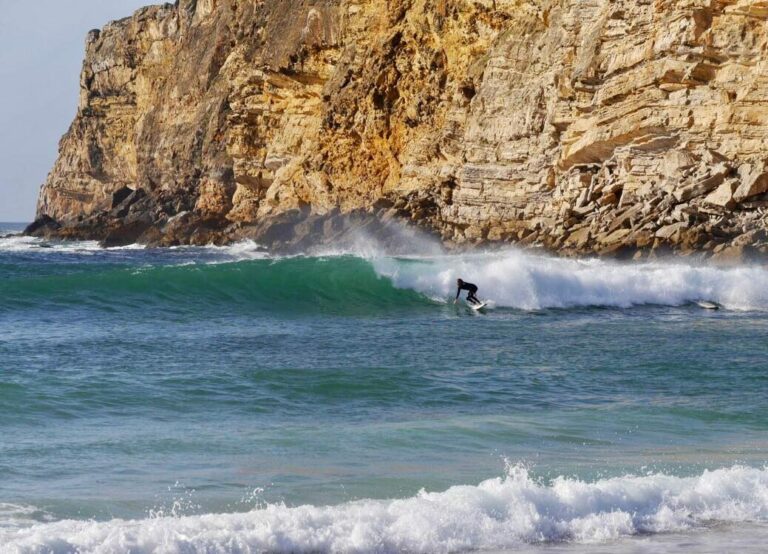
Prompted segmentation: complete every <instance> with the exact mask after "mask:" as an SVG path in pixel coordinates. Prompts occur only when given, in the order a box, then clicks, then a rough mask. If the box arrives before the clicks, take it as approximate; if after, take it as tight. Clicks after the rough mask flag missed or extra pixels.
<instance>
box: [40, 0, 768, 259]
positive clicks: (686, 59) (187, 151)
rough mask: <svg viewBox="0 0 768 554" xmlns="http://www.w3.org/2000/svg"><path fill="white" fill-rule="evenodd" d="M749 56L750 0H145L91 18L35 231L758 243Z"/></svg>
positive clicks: (713, 246)
mask: <svg viewBox="0 0 768 554" xmlns="http://www.w3.org/2000/svg"><path fill="white" fill-rule="evenodd" d="M766 52H768V9H767V8H766V6H765V2H762V1H756V0H734V1H732V2H718V3H711V4H707V5H706V6H705V5H703V4H702V5H699V3H695V2H694V3H674V2H672V3H669V2H666V3H665V2H630V1H628V0H617V1H615V2H597V3H591V2H578V1H576V0H535V1H534V0H530V1H526V2H522V3H521V2H518V1H517V0H456V1H451V2H448V1H446V0H408V1H406V0H389V1H388V2H381V1H378V0H327V1H324V2H305V1H303V0H263V1H258V2H257V1H255V0H240V1H237V2H235V1H234V0H215V1H214V0H179V1H178V2H176V4H173V5H172V4H165V5H162V6H152V7H148V8H144V9H142V10H139V11H138V12H136V13H135V14H134V15H133V16H132V17H129V18H126V19H124V20H121V21H117V22H113V23H110V24H109V25H107V26H106V27H105V28H104V29H102V30H100V31H92V32H91V33H90V34H89V35H88V38H87V42H86V58H85V61H84V64H83V71H82V76H81V96H80V105H79V107H78V113H77V116H76V118H75V120H74V122H73V124H72V126H71V128H70V129H69V131H68V132H67V134H66V135H65V136H64V137H63V138H62V141H61V143H60V151H59V158H58V160H57V162H56V164H55V166H54V168H53V169H52V171H51V173H50V175H49V177H48V180H47V182H46V183H45V185H44V186H43V188H42V191H41V195H40V201H39V205H38V220H37V222H36V223H35V224H33V225H32V226H30V228H29V229H28V233H29V234H34V235H38V236H56V237H64V238H78V239H95V240H100V241H102V242H103V244H105V245H107V246H109V245H121V244H127V243H133V242H139V243H143V244H148V245H157V246H169V245H175V244H209V243H213V244H223V243H228V242H232V241H236V240H241V239H244V238H252V239H254V240H257V241H259V242H262V243H264V244H265V245H266V246H268V247H270V248H273V249H275V250H291V249H293V250H298V249H300V248H304V247H306V246H307V245H310V244H313V243H314V244H317V243H320V244H322V243H329V242H332V241H334V240H342V239H344V237H345V236H347V235H351V234H353V230H354V229H357V228H359V227H360V228H363V229H367V231H366V232H371V233H374V234H378V235H380V236H381V237H384V238H385V239H386V237H388V235H389V234H390V233H391V232H392V229H394V228H395V227H397V228H403V226H405V228H408V226H411V225H412V226H415V227H416V228H418V229H420V230H422V231H427V232H428V233H429V234H432V235H434V236H436V237H437V238H438V239H439V240H440V241H441V242H442V243H443V244H444V245H445V246H446V247H448V248H469V247H473V246H478V245H496V244H517V245H521V246H524V247H535V248H543V249H546V250H548V251H552V252H556V253H558V254H563V255H599V256H612V257H619V258H634V259H643V258H648V257H655V256H660V255H665V254H668V253H674V254H678V255H683V256H688V255H694V254H695V255H701V256H704V257H714V258H718V259H754V258H761V257H763V256H765V255H766V254H767V253H768V236H767V235H766V231H768V140H766V138H768V70H766V68H768V57H766ZM394 222H397V223H394Z"/></svg>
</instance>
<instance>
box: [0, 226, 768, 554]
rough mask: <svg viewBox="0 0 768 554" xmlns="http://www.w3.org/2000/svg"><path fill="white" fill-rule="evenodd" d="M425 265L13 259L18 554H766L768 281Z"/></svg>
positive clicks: (9, 378)
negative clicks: (464, 294)
mask: <svg viewBox="0 0 768 554" xmlns="http://www.w3.org/2000/svg"><path fill="white" fill-rule="evenodd" d="M0 229H2V231H0V235H3V234H5V233H8V232H11V231H18V230H19V227H18V226H14V225H10V224H0ZM422 242H423V243H422ZM422 242H419V241H415V243H414V244H412V252H411V253H410V254H408V255H398V256H394V255H391V254H388V253H387V252H385V251H382V250H381V249H380V248H378V247H377V245H376V243H375V241H372V240H368V239H366V238H365V237H361V240H360V241H359V245H358V246H356V247H352V248H347V249H345V250H343V251H333V250H330V249H329V250H326V251H320V252H314V253H311V254H309V253H308V254H306V255H303V256H291V257H278V256H270V255H269V254H267V253H265V252H263V251H262V249H260V248H259V247H258V245H256V244H253V243H247V242H246V243H240V244H236V245H233V246H230V247H206V248H195V247H186V248H171V249H143V248H140V247H127V248H119V249H108V250H104V249H101V248H99V247H98V245H97V244H95V243H89V242H81V243H67V242H58V241H45V240H42V239H33V238H24V237H19V236H11V237H6V238H2V239H0V371H1V373H0V552H13V553H28V552H29V553H32V552H34V553H70V552H78V553H112V552H115V553H117V552H130V553H145V552H147V553H148V552H161V553H193V552H194V553H196V552H204V553H219V552H220V553H230V552H231V553H246V552H248V553H250V552H360V553H367V552H378V553H395V552H418V553H421V552H423V553H432V552H438V553H439V552H466V551H490V552H525V553H537V554H538V553H554V552H557V553H568V554H575V553H584V552H606V553H607V552H612V553H613V552H619V553H643V552H654V553H656V552H713V553H714V552H723V551H739V552H764V550H765V544H766V540H768V465H766V464H768V434H767V433H766V432H767V431H768V409H767V408H768V361H767V360H768V286H766V284H767V283H768V268H766V267H765V266H760V265H754V266H740V267H727V268H725V267H715V266H712V265H708V264H703V263H697V262H695V261H685V260H668V261H657V262H644V263H618V262H611V261H602V260H572V259H558V258H555V257H550V256H546V255H542V254H535V253H531V252H525V251H521V250H516V249H512V248H510V249H506V250H501V251H488V252H476V253H465V254H447V253H444V252H442V251H441V249H440V248H439V247H438V246H436V245H434V244H432V243H430V242H429V241H428V240H426V239H425V240H424V241H422ZM457 277H462V278H464V279H465V280H467V281H470V282H473V283H476V284H477V285H478V286H479V287H480V291H479V293H478V295H479V296H480V297H481V298H483V299H489V300H491V305H490V308H491V309H488V310H487V311H485V312H484V313H476V312H473V311H472V310H469V309H468V308H467V307H466V305H464V304H463V302H460V303H459V304H458V305H456V304H454V303H453V296H454V295H455V280H456V278H457ZM700 300H706V301H711V302H716V303H718V304H719V305H720V306H721V309H720V310H717V311H713V310H705V309H702V308H701V307H699V305H697V304H696V301H700Z"/></svg>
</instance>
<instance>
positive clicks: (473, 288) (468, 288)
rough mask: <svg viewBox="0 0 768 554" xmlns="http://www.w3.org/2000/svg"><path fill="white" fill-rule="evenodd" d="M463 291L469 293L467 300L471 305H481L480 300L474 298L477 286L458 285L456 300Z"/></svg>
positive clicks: (470, 284) (468, 284) (469, 284)
mask: <svg viewBox="0 0 768 554" xmlns="http://www.w3.org/2000/svg"><path fill="white" fill-rule="evenodd" d="M463 290H466V291H469V294H467V300H469V301H470V302H472V303H473V304H480V303H481V302H480V299H479V298H478V297H477V296H475V293H476V292H477V285H473V284H472V283H461V284H460V285H459V290H457V291H456V300H458V299H459V295H460V294H461V291H463Z"/></svg>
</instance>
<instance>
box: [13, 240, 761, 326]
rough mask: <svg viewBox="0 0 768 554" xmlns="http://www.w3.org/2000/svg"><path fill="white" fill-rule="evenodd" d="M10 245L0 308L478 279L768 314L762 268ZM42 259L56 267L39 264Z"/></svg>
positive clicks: (541, 294)
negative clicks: (282, 255)
mask: <svg viewBox="0 0 768 554" xmlns="http://www.w3.org/2000/svg"><path fill="white" fill-rule="evenodd" d="M8 240H11V242H12V244H13V246H12V247H11V254H10V255H11V257H13V256H23V257H24V261H25V263H24V264H14V263H13V261H14V260H13V259H10V260H8V259H7V258H8V255H9V254H6V256H5V257H4V258H2V259H0V276H2V277H3V279H2V281H0V307H8V308H18V307H34V306H35V305H37V304H38V303H40V302H43V301H45V302H48V303H52V305H54V306H55V305H65V306H66V305H72V304H77V305H79V306H83V305H84V306H88V305H93V306H105V305H109V306H111V307H112V308H114V307H115V306H120V305H121V304H128V305H134V306H136V305H145V306H146V305H156V304H168V303H170V304H173V305H174V307H175V309H178V308H179V307H183V306H184V305H188V304H189V300H191V299H194V301H195V305H196V306H198V307H206V306H208V307H211V306H223V305H224V304H227V303H236V304H237V305H238V307H240V308H256V309H268V310H270V311H274V310H288V311H298V312H302V311H319V312H323V313H325V312H333V313H364V312H365V311H366V310H374V311H375V310H380V309H382V308H386V309H389V308H397V309H408V308H409V307H411V308H412V307H417V306H418V307H421V308H425V307H427V306H433V307H434V306H436V305H438V304H445V303H446V302H448V301H450V300H451V299H452V297H453V295H454V294H455V280H456V278H457V277H462V278H463V279H465V280H467V281H470V282H474V283H476V284H477V285H479V287H480V292H479V296H480V297H481V298H484V299H489V300H491V301H492V302H491V306H492V307H494V306H495V307H499V308H514V309H521V310H541V309H548V308H574V307H619V308H628V307H631V306H638V305H645V304H652V305H663V306H680V305H684V304H687V303H691V302H695V301H701V300H705V301H710V302H716V303H718V304H720V305H722V306H723V307H726V308H730V309H734V310H766V309H768V288H766V287H765V286H764V283H766V282H768V269H767V268H766V267H764V266H760V265H753V266H741V267H717V266H713V265H704V264H702V265H694V264H686V263H681V262H677V263H673V262H669V261H667V262H644V263H618V262H613V261H605V260H597V259H590V260H574V259H561V258H554V257H549V256H543V255H534V254H531V253H526V252H522V251H519V250H506V251H502V252H495V253H477V254H452V255H437V256H434V255H432V256H413V257H391V256H377V255H368V256H366V257H362V256H359V255H352V254H333V255H326V256H297V257H286V258H274V257H270V256H268V255H267V254H265V253H264V252H263V251H261V250H260V249H259V248H258V246H257V245H255V244H253V243H241V244H238V245H234V246H230V247H220V248H217V247H208V248H181V249H175V250H171V249H154V250H139V249H135V248H133V249H131V248H129V249H121V250H109V251H105V250H102V249H98V247H97V246H96V245H95V244H94V245H92V244H90V243H68V244H65V245H61V246H56V247H54V248H53V250H51V251H47V252H44V253H43V254H39V253H30V252H31V251H30V250H29V249H30V248H32V249H33V250H34V249H37V250H38V251H40V250H41V246H40V243H38V242H33V243H30V242H28V241H35V240H37V239H27V238H14V239H6V241H8ZM17 240H18V241H21V242H20V243H18V244H17V243H16V242H15V241H17ZM6 246H8V245H6ZM17 248H18V250H16V249H17ZM6 252H7V251H6ZM18 252H22V253H21V254H19V253H18ZM366 254H370V253H369V252H366ZM48 258H52V261H55V262H56V263H55V264H50V263H46V259H48ZM84 259H85V260H86V263H83V260H84ZM68 260H69V262H68ZM9 262H10V263H9ZM70 262H71V263H70ZM20 268H21V269H20ZM52 268H54V269H52Z"/></svg>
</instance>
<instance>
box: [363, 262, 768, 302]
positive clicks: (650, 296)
mask: <svg viewBox="0 0 768 554" xmlns="http://www.w3.org/2000/svg"><path fill="white" fill-rule="evenodd" d="M373 263H374V267H375V268H376V271H377V272H378V273H379V274H380V275H382V276H386V277H388V278H389V279H391V280H392V282H393V284H394V285H395V286H397V287H399V288H404V289H413V290H415V291H418V292H420V293H422V294H424V295H427V296H430V297H435V298H446V297H450V296H452V295H453V294H455V291H456V285H455V283H456V279H457V278H458V277H461V278H463V279H465V280H467V281H470V282H474V283H476V284H477V285H478V286H479V287H480V292H479V296H480V297H481V298H487V299H492V300H493V301H494V302H495V304H496V306H499V307H508V308H516V309H522V310H541V309H547V308H573V307H586V306H595V307H600V306H605V307H620V308H628V307H631V306H638V305H644V304H655V305H663V306H681V305H684V304H687V303H690V302H695V301H699V300H707V301H710V302H716V303H718V304H721V305H723V306H725V307H727V308H730V309H735V310H766V309H768V288H766V287H765V285H764V283H765V282H766V280H768V269H766V267H764V266H757V265H756V266H742V267H731V268H725V267H717V266H714V265H691V264H686V263H680V262H678V263H673V262H653V263H652V262H643V263H619V262H613V261H606V260H598V259H589V260H574V259H563V258H554V257H550V256H543V255H534V254H530V253H526V252H522V251H519V250H507V251H503V252H498V253H487V254H468V255H455V256H437V257H432V258H422V259H416V260H410V261H409V260H398V259H393V258H377V259H374V260H373Z"/></svg>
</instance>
